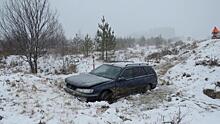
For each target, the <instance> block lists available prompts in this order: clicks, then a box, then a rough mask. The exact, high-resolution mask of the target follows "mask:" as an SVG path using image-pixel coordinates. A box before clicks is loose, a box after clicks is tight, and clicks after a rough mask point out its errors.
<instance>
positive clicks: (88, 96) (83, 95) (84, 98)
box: [64, 87, 99, 101]
mask: <svg viewBox="0 0 220 124" xmlns="http://www.w3.org/2000/svg"><path fill="white" fill-rule="evenodd" d="M64 90H65V91H66V92H67V93H69V94H71V95H74V96H77V99H78V100H80V101H95V100H98V96H99V94H87V93H82V92H78V91H76V90H72V89H70V88H68V87H65V88H64Z"/></svg>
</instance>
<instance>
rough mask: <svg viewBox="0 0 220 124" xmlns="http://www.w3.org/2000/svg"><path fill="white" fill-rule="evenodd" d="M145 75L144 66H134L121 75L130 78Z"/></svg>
mask: <svg viewBox="0 0 220 124" xmlns="http://www.w3.org/2000/svg"><path fill="white" fill-rule="evenodd" d="M143 75H146V71H145V70H144V68H143V67H134V68H129V69H126V70H125V71H124V72H123V74H122V75H121V76H122V77H124V78H126V79H129V78H134V77H139V76H143Z"/></svg>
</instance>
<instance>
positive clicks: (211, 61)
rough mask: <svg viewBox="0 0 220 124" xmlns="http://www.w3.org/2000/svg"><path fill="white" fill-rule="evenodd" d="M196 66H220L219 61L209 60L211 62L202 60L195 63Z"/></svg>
mask: <svg viewBox="0 0 220 124" xmlns="http://www.w3.org/2000/svg"><path fill="white" fill-rule="evenodd" d="M195 65H203V66H211V67H213V66H220V63H219V61H218V59H212V58H211V59H209V60H202V61H198V62H196V63H195Z"/></svg>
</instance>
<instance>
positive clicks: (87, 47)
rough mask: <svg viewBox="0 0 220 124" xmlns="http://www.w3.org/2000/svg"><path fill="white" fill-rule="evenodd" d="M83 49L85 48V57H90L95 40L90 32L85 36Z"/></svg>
mask: <svg viewBox="0 0 220 124" xmlns="http://www.w3.org/2000/svg"><path fill="white" fill-rule="evenodd" d="M82 49H83V53H84V55H85V57H88V56H89V53H90V52H92V50H93V41H92V39H91V37H90V36H89V35H88V34H87V35H86V36H85V39H84V41H83V48H82Z"/></svg>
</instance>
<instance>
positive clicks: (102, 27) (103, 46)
mask: <svg viewBox="0 0 220 124" xmlns="http://www.w3.org/2000/svg"><path fill="white" fill-rule="evenodd" d="M98 28H99V29H98V31H97V34H96V43H97V45H98V50H99V51H101V53H102V54H101V59H102V60H104V61H108V60H110V58H111V57H110V56H108V55H109V53H111V54H114V49H115V46H116V38H115V35H114V31H113V30H112V28H111V27H110V26H109V24H108V23H107V22H106V21H105V17H104V16H103V17H102V19H101V23H100V24H98Z"/></svg>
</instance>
